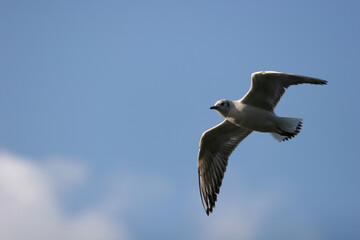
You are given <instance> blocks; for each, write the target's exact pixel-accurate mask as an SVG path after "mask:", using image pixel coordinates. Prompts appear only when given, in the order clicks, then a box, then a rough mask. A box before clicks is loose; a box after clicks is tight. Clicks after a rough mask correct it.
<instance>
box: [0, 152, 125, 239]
mask: <svg viewBox="0 0 360 240" xmlns="http://www.w3.org/2000/svg"><path fill="white" fill-rule="evenodd" d="M86 173H87V170H86V167H85V166H82V165H79V164H73V163H72V162H70V161H66V160H64V159H61V161H60V160H59V159H57V160H52V161H50V162H46V163H44V164H40V163H35V162H34V161H31V160H30V159H26V158H24V157H20V156H17V155H14V154H11V153H8V152H4V151H2V152H0V202H1V204H0V212H1V214H0V239H9V240H22V239H37V240H45V239H46V240H47V239H54V240H58V239H59V240H60V239H79V240H81V239H84V240H85V239H86V240H88V239H90V240H96V239H107V240H108V239H129V238H130V236H129V233H128V230H127V227H126V225H125V224H124V223H123V222H121V221H119V220H118V219H114V218H113V217H112V216H111V215H110V214H109V212H108V211H105V210H104V209H103V207H102V206H98V207H92V208H88V209H85V210H84V211H82V212H81V213H78V214H75V215H74V214H72V215H69V214H67V213H66V212H64V211H63V210H62V207H61V203H60V202H59V199H58V198H56V194H55V192H56V191H59V189H62V188H68V187H69V186H71V185H72V184H75V185H76V184H79V183H80V182H82V181H85V180H86V176H87V174H86Z"/></svg>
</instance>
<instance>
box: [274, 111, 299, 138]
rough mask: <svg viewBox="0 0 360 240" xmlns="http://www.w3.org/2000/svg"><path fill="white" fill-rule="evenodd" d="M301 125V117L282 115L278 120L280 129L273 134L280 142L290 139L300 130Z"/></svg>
mask: <svg viewBox="0 0 360 240" xmlns="http://www.w3.org/2000/svg"><path fill="white" fill-rule="evenodd" d="M301 127H302V119H301V118H286V117H280V118H278V122H277V128H278V131H277V132H272V133H271V135H272V136H273V137H274V138H275V139H276V140H277V141H279V142H281V141H285V140H289V139H291V138H293V137H295V136H296V135H297V134H298V133H299V132H300V130H301Z"/></svg>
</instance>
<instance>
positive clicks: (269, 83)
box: [241, 71, 327, 111]
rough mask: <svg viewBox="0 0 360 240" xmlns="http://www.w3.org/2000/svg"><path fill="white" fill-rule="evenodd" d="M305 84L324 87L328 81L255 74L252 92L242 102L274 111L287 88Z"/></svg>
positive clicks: (297, 76)
mask: <svg viewBox="0 0 360 240" xmlns="http://www.w3.org/2000/svg"><path fill="white" fill-rule="evenodd" d="M303 83H309V84H320V85H324V84H326V83H327V81H325V80H321V79H317V78H312V77H305V76H300V75H293V74H288V73H281V72H273V71H263V72H255V73H253V74H252V75H251V87H250V90H249V91H248V93H247V94H246V95H245V97H243V98H242V99H241V101H242V102H243V103H245V104H248V105H252V106H255V107H259V108H263V109H266V110H268V111H272V110H273V109H274V108H275V106H276V104H277V103H278V102H279V100H280V98H281V96H282V95H283V94H284V92H285V89H286V88H288V87H289V86H291V85H297V84H303Z"/></svg>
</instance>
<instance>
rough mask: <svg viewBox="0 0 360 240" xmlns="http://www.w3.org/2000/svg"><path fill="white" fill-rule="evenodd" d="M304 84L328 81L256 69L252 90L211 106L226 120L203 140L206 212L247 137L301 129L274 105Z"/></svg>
mask: <svg viewBox="0 0 360 240" xmlns="http://www.w3.org/2000/svg"><path fill="white" fill-rule="evenodd" d="M303 83H309V84H318V85H325V84H327V81H325V80H321V79H317V78H312V77H305V76H300V75H293V74H288V73H281V72H274V71H262V72H255V73H253V74H252V75H251V87H250V90H249V91H248V92H247V94H246V95H245V96H244V97H243V98H242V99H240V100H235V101H231V100H226V99H223V100H219V101H217V102H216V103H215V105H214V106H212V107H210V109H215V110H217V111H218V112H219V114H220V115H222V116H223V117H224V118H225V120H224V121H223V122H221V123H220V124H219V125H217V126H215V127H213V128H211V129H209V130H207V131H205V132H204V133H203V134H202V136H201V139H200V145H199V156H198V173H199V188H200V195H201V200H202V203H203V206H204V209H205V211H206V214H207V215H209V213H210V212H212V211H213V208H214V207H215V202H216V199H217V194H219V190H220V186H221V183H222V179H223V177H224V173H225V171H226V166H227V163H228V159H229V156H230V154H231V153H232V152H233V151H234V149H235V148H236V147H237V145H238V144H239V143H240V142H241V141H242V140H243V139H244V138H246V137H247V136H248V135H249V134H250V133H251V132H252V131H258V132H268V133H270V134H271V135H272V136H273V137H274V138H275V139H276V140H277V141H279V142H281V141H285V140H288V139H291V138H293V137H294V136H296V135H297V134H298V133H299V132H300V129H301V125H302V119H301V118H288V117H278V116H277V115H276V114H275V113H274V108H275V106H276V104H277V103H278V102H279V100H280V98H281V96H282V95H283V94H284V92H285V89H286V88H288V87H289V86H291V85H298V84H303Z"/></svg>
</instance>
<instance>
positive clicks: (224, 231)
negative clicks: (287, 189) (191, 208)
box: [200, 189, 276, 240]
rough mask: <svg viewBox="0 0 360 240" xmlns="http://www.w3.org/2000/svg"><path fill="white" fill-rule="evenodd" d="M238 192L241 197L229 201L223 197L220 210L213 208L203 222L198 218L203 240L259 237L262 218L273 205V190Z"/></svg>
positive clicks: (263, 218)
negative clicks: (212, 211)
mask: <svg viewBox="0 0 360 240" xmlns="http://www.w3.org/2000/svg"><path fill="white" fill-rule="evenodd" d="M240 195H241V196H242V197H239V198H236V197H235V198H232V199H231V200H228V201H225V200H224V199H222V200H223V201H222V207H221V209H215V211H216V210H218V211H217V212H214V213H213V214H212V215H211V216H209V217H206V219H205V221H204V218H203V219H202V220H201V222H202V224H201V229H200V235H201V236H202V238H203V239H208V240H211V239H229V240H231V239H248V240H252V239H258V233H259V232H260V231H261V228H262V224H263V221H264V220H265V219H266V217H267V216H268V215H269V214H270V211H271V210H272V208H273V204H274V199H275V198H276V191H275V190H274V189H272V190H264V191H262V192H259V193H249V192H247V193H245V192H242V193H241V194H240ZM244 196H246V197H244ZM220 210H221V211H220Z"/></svg>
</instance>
